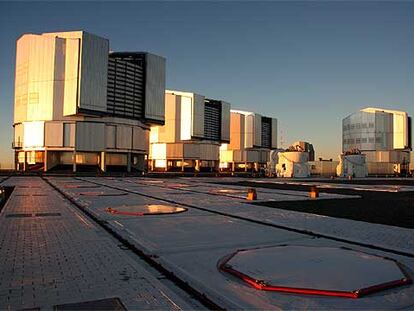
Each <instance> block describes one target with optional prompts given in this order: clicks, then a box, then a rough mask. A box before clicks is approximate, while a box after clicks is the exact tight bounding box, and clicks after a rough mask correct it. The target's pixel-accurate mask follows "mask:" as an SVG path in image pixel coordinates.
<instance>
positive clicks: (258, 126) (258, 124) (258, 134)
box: [253, 113, 262, 147]
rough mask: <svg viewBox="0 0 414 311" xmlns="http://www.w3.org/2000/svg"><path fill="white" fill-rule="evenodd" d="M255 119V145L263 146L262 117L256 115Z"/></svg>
mask: <svg viewBox="0 0 414 311" xmlns="http://www.w3.org/2000/svg"><path fill="white" fill-rule="evenodd" d="M254 116H255V118H254V143H253V144H254V145H255V146H259V147H260V146H261V145H262V116H261V115H260V114H257V113H255V115H254Z"/></svg>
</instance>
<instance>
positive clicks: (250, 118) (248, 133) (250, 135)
mask: <svg viewBox="0 0 414 311" xmlns="http://www.w3.org/2000/svg"><path fill="white" fill-rule="evenodd" d="M254 121H255V116H254V115H247V116H246V117H245V143H244V146H245V148H253V147H254V146H255V126H254V124H255V122H254Z"/></svg>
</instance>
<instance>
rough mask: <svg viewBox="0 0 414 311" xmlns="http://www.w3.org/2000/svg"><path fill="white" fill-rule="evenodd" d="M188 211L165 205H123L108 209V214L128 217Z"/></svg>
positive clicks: (183, 208)
mask: <svg viewBox="0 0 414 311" xmlns="http://www.w3.org/2000/svg"><path fill="white" fill-rule="evenodd" d="M187 210H188V209H187V208H185V207H179V206H174V205H163V204H145V205H122V206H117V207H113V208H107V209H106V211H107V212H108V213H111V214H116V215H126V216H146V215H164V214H178V213H183V212H185V211H187Z"/></svg>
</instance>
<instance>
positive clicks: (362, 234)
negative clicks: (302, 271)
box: [71, 178, 414, 253]
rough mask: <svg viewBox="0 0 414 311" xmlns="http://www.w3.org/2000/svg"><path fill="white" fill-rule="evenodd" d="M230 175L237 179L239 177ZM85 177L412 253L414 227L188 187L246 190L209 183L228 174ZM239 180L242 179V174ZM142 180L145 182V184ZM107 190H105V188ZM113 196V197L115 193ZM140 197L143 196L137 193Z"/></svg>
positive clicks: (280, 193)
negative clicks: (167, 177)
mask: <svg viewBox="0 0 414 311" xmlns="http://www.w3.org/2000/svg"><path fill="white" fill-rule="evenodd" d="M234 179H235V180H236V181H237V180H240V179H242V178H234ZM88 180H89V181H92V182H99V183H101V184H108V185H110V186H115V187H119V188H120V189H125V190H129V191H131V192H137V193H139V194H146V195H150V196H154V197H157V198H162V199H167V200H173V201H176V202H181V203H185V204H193V205H196V206H199V207H202V208H205V209H207V210H211V211H217V212H224V213H228V214H231V215H235V216H240V217H246V218H249V219H252V220H257V221H262V222H266V223H269V224H275V225H281V226H287V227H292V228H296V229H301V230H309V231H312V232H315V233H319V234H325V235H329V236H334V237H338V238H345V239H351V240H353V241H358V242H361V243H368V244H373V245H377V246H381V247H386V248H391V249H397V250H401V251H406V252H413V253H414V230H412V229H407V228H400V227H394V226H387V225H381V224H375V223H368V222H362V221H354V220H349V219H344V218H334V217H328V216H323V215H318V214H311V213H303V212H297V211H290V210H285V209H278V208H269V207H266V206H260V205H252V204H249V202H248V201H247V200H246V199H240V198H234V197H229V196H223V195H214V194H211V193H195V192H190V191H189V189H193V188H195V189H203V187H208V189H209V191H212V190H220V189H234V190H240V189H243V191H245V192H246V193H247V189H248V188H249V187H247V186H244V187H243V186H233V185H217V184H211V183H210V182H212V181H215V180H227V181H231V180H232V179H231V178H179V179H176V180H162V179H145V178H121V179H117V178H111V179H103V178H87V179H83V181H79V182H84V183H87V181H88ZM242 180H246V179H245V178H243V179H242ZM142 183H145V185H143V184H142ZM170 183H174V184H184V183H185V184H188V185H191V187H190V188H188V187H184V188H183V189H179V188H177V189H174V188H173V189H172V188H171V187H169V186H166V185H165V184H167V185H168V184H170ZM375 187H376V186H372V189H373V190H375ZM256 190H257V192H258V196H259V198H260V196H261V194H262V191H269V193H274V194H273V195H271V194H269V197H270V198H269V199H275V200H276V199H279V200H282V201H281V202H282V203H283V200H284V199H285V197H286V195H285V193H286V194H287V196H292V197H293V198H296V199H297V200H299V202H300V200H302V199H303V196H307V192H305V191H292V190H280V189H262V188H257V189H256ZM107 191H109V189H108V190H107ZM272 191H274V192H272ZM71 193H75V191H73V189H71ZM338 197H340V196H338ZM124 198H125V197H123V199H124ZM343 198H344V202H346V201H347V199H348V198H349V197H348V196H343ZM83 199H84V198H82V200H83ZM88 199H90V198H88ZM113 199H115V197H114V198H113ZM141 199H146V198H143V197H141ZM94 200H95V201H94V202H96V198H94ZM306 200H307V202H308V201H312V200H308V198H307V197H306ZM85 202H86V203H87V204H89V203H91V201H90V200H89V201H85ZM99 202H100V204H105V206H107V205H108V204H111V203H110V201H105V202H104V201H103V200H100V201H99ZM152 202H154V201H152ZM291 202H293V201H291ZM326 202H328V201H326ZM331 204H333V203H331Z"/></svg>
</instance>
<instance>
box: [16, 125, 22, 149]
mask: <svg viewBox="0 0 414 311" xmlns="http://www.w3.org/2000/svg"><path fill="white" fill-rule="evenodd" d="M23 141H24V128H23V123H20V124H15V125H14V142H15V143H16V145H17V146H21V144H22V143H23Z"/></svg>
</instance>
